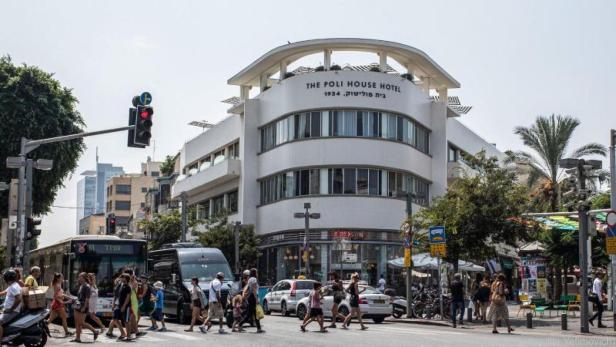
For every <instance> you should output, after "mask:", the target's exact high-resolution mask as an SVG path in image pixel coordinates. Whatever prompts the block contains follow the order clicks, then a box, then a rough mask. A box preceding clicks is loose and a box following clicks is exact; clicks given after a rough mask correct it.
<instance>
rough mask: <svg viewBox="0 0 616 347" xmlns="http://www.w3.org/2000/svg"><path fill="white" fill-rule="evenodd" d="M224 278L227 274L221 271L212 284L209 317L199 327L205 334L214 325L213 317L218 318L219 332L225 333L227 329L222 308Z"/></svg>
mask: <svg viewBox="0 0 616 347" xmlns="http://www.w3.org/2000/svg"><path fill="white" fill-rule="evenodd" d="M224 278H225V274H223V273H222V272H219V273H217V274H216V278H215V279H214V280H213V281H212V283H211V284H210V290H209V296H210V298H209V301H210V303H209V308H208V315H207V319H206V320H205V321H204V322H203V325H201V326H200V327H199V330H201V332H202V333H204V334H205V333H207V332H208V331H209V330H210V328H211V327H212V320H213V319H218V325H219V329H218V333H219V334H224V333H225V329H224V328H223V324H224V321H223V315H224V313H223V310H222V296H221V293H220V291H221V289H222V281H223V279H224ZM206 326H207V328H206Z"/></svg>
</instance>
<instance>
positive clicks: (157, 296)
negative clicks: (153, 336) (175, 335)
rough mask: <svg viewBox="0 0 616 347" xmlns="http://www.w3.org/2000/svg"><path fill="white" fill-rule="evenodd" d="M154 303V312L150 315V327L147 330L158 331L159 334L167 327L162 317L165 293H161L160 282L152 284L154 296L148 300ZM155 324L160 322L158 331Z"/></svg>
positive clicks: (161, 284) (161, 285) (161, 286)
mask: <svg viewBox="0 0 616 347" xmlns="http://www.w3.org/2000/svg"><path fill="white" fill-rule="evenodd" d="M150 300H152V301H153V302H154V311H152V314H151V315H150V318H151V319H152V326H151V327H150V328H148V330H150V331H154V330H158V331H160V332H164V331H167V327H166V326H165V317H164V315H163V303H164V301H165V293H163V283H162V282H161V281H156V282H155V283H154V294H153V295H152V297H151V298H150ZM157 322H160V324H161V328H160V329H158V324H156V323H157Z"/></svg>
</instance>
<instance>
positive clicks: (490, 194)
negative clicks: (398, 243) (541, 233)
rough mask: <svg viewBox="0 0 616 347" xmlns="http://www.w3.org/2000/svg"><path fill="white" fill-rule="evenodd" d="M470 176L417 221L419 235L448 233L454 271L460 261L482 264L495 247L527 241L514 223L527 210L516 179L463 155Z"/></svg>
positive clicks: (491, 162)
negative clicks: (436, 229) (431, 230)
mask: <svg viewBox="0 0 616 347" xmlns="http://www.w3.org/2000/svg"><path fill="white" fill-rule="evenodd" d="M466 161H467V162H468V163H469V165H470V166H471V167H472V168H473V169H474V171H475V173H474V174H469V175H467V176H465V177H462V178H459V179H457V180H456V181H454V182H453V183H452V184H451V185H450V186H449V188H448V189H447V193H445V195H443V196H442V197H439V198H436V199H434V201H433V202H432V204H431V205H430V206H429V207H426V208H424V209H422V210H420V211H419V212H418V213H417V214H416V216H415V227H416V228H417V230H426V229H427V228H428V227H429V226H433V225H443V226H445V228H446V231H447V256H446V260H448V261H450V262H451V263H452V264H454V267H455V268H456V270H457V264H458V260H459V259H462V258H465V259H470V260H483V259H485V258H486V257H490V256H493V255H494V254H495V251H494V245H495V244H497V243H505V244H509V245H515V244H516V242H517V241H518V240H524V239H527V238H528V235H527V228H526V226H525V225H524V224H522V223H518V222H517V219H518V218H519V217H520V216H521V214H522V213H523V212H525V210H526V206H527V204H528V197H527V194H526V190H525V189H524V187H522V186H520V185H519V184H517V183H516V180H517V178H516V173H515V172H514V171H512V170H509V169H507V168H503V167H501V166H500V165H499V163H498V160H497V159H496V158H486V156H485V152H480V153H478V154H477V155H475V156H471V155H467V156H466Z"/></svg>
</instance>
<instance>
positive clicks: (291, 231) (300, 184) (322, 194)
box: [173, 39, 503, 284]
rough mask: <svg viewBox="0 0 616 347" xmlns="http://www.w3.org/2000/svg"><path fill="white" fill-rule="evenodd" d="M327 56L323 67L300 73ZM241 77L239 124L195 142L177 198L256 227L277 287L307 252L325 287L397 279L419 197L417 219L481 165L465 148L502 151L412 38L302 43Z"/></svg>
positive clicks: (236, 105)
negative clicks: (403, 233)
mask: <svg viewBox="0 0 616 347" xmlns="http://www.w3.org/2000/svg"><path fill="white" fill-rule="evenodd" d="M336 51H358V52H368V53H373V54H374V57H375V61H376V62H375V63H374V64H371V65H345V66H344V67H340V66H337V65H332V63H331V61H332V58H331V57H332V52H336ZM315 53H318V54H322V55H323V57H322V59H321V60H322V61H323V62H324V64H323V65H321V66H316V67H298V68H296V69H295V70H293V71H289V69H288V67H289V66H290V65H292V64H293V63H294V62H296V61H297V60H298V59H301V58H303V57H305V56H307V55H311V54H315ZM391 60H395V61H396V62H397V65H398V66H402V67H404V68H403V70H404V71H396V70H394V69H392V68H391V66H390V64H389V62H391ZM351 64H352V62H351ZM228 83H230V84H232V85H237V86H238V87H239V89H240V95H239V97H237V98H232V99H230V100H229V102H231V103H232V107H231V108H230V109H229V113H230V115H229V117H227V118H226V119H225V120H223V121H222V122H220V123H219V124H217V125H216V126H215V127H213V128H211V129H209V130H208V131H206V132H204V133H203V134H202V135H200V136H198V137H196V138H194V139H193V140H191V141H189V142H188V143H186V144H185V146H184V147H183V148H182V151H181V158H180V161H181V165H182V167H183V175H182V177H181V179H180V180H179V181H178V182H177V183H176V184H175V186H174V187H173V195H174V196H176V197H179V196H181V195H182V194H185V197H186V199H187V201H188V204H190V205H196V207H197V208H196V210H197V214H198V215H199V217H207V216H209V215H211V214H213V213H217V212H219V211H222V210H226V211H229V213H231V216H230V219H231V220H232V221H240V222H242V223H244V224H252V225H254V226H255V230H256V232H257V233H258V234H259V235H261V237H262V245H261V246H262V251H263V256H262V257H261V259H260V262H259V268H260V269H261V277H262V278H263V279H264V280H265V281H264V282H269V283H275V281H277V280H280V279H283V278H290V277H294V276H297V275H298V274H300V273H303V272H304V266H305V260H306V259H305V257H306V256H308V257H309V264H310V272H311V273H312V274H313V277H315V278H317V279H324V278H325V275H326V274H327V273H328V272H330V271H337V272H340V273H342V274H343V276H344V277H346V275H348V274H350V273H351V272H356V271H357V272H360V273H361V275H362V278H363V279H364V280H366V281H368V282H369V283H373V284H375V283H376V282H377V280H378V278H379V277H380V276H381V275H384V276H387V278H388V282H389V283H392V282H395V281H396V280H397V278H398V277H399V276H395V273H394V271H395V270H394V269H393V268H390V267H389V266H388V261H389V260H392V259H394V258H398V257H400V256H402V254H403V252H402V243H401V239H400V231H399V228H400V225H401V223H402V222H403V221H404V219H405V216H406V205H407V203H406V196H407V192H409V191H410V192H412V193H414V195H415V197H414V199H413V206H412V207H413V210H414V211H417V210H418V209H420V208H421V207H422V206H425V205H427V204H429V202H430V200H431V199H432V198H433V197H435V196H439V195H441V194H443V193H444V192H445V191H446V188H447V184H448V182H451V180H452V179H455V177H458V176H459V175H460V174H461V172H463V171H468V170H470V169H469V168H468V167H466V165H465V164H464V163H463V162H462V161H461V160H459V158H460V153H461V152H467V153H477V152H479V151H481V150H485V151H486V152H487V154H488V155H491V156H497V157H499V158H501V157H502V156H503V154H502V153H501V152H500V151H498V150H497V149H496V148H495V147H494V146H493V145H491V144H489V143H488V142H486V141H485V140H483V139H482V138H480V137H479V136H477V135H476V134H475V133H473V132H472V131H470V130H469V129H468V128H466V127H465V126H464V125H462V124H461V123H460V122H459V121H458V120H457V118H458V117H460V116H461V115H463V114H464V113H465V112H467V111H468V109H469V108H468V107H464V106H461V105H460V104H459V102H458V99H457V98H455V97H450V96H448V93H449V90H450V89H454V88H459V87H460V85H459V83H458V82H457V81H456V80H455V79H454V78H453V77H451V76H450V75H449V74H448V73H447V72H446V71H445V70H444V69H443V68H441V67H440V66H439V65H438V64H436V63H435V62H434V61H433V60H432V59H431V58H430V57H429V56H428V55H427V54H425V53H424V52H422V51H420V50H418V49H415V48H413V47H409V46H406V45H402V44H399V43H393V42H387V41H380V40H366V39H320V40H310V41H303V42H297V43H292V44H288V45H284V46H281V47H278V48H275V49H273V50H271V51H270V52H268V53H266V54H265V55H263V56H262V57H260V58H259V59H257V60H256V61H254V62H253V63H252V64H250V65H249V66H247V67H246V68H244V69H243V70H242V71H240V72H239V73H238V74H236V75H235V76H233V77H232V78H231V79H229V81H228ZM251 90H252V93H251ZM255 90H256V91H257V92H255ZM305 203H310V205H311V208H310V212H311V213H319V214H320V218H319V219H311V220H310V232H309V240H308V243H309V252H308V253H303V250H304V244H305V233H304V219H298V218H294V214H295V213H299V212H304V204H305ZM392 284H395V283H392Z"/></svg>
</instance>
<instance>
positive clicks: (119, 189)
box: [115, 184, 130, 195]
mask: <svg viewBox="0 0 616 347" xmlns="http://www.w3.org/2000/svg"><path fill="white" fill-rule="evenodd" d="M115 187H116V189H115V191H116V194H122V195H130V184H117V185H116V186H115Z"/></svg>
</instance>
